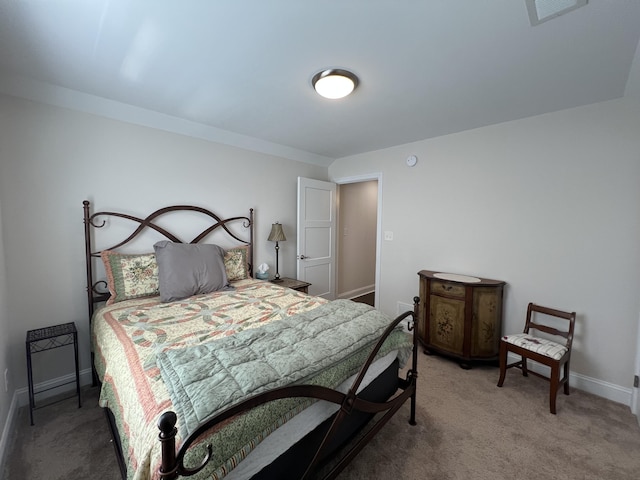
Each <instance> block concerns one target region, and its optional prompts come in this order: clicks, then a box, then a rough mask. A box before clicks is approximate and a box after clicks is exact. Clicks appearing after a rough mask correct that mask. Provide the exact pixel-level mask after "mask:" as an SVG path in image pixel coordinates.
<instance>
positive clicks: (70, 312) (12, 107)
mask: <svg viewBox="0 0 640 480" xmlns="http://www.w3.org/2000/svg"><path fill="white" fill-rule="evenodd" d="M0 162H1V163H0V205H1V208H2V210H1V218H2V231H3V237H2V238H3V245H2V243H0V247H2V246H3V248H0V368H2V366H3V365H4V364H5V363H6V364H7V365H8V367H9V369H10V371H11V376H12V378H13V379H14V382H13V387H14V389H15V388H18V389H24V388H25V386H26V361H25V353H24V338H25V332H26V331H27V330H29V329H32V328H37V327H42V326H47V325H54V324H58V323H64V322H69V321H75V322H76V324H77V326H78V329H79V332H80V345H81V350H80V354H81V355H80V364H81V365H80V366H81V369H83V370H88V369H89V368H90V360H89V331H88V328H89V327H88V319H87V307H86V301H85V270H84V268H85V267H84V243H83V242H84V240H83V224H82V201H83V200H84V199H89V200H91V201H92V202H93V203H94V205H95V207H96V208H97V209H103V210H104V209H118V210H125V211H128V212H130V213H132V214H138V215H144V214H148V213H150V212H152V211H154V210H155V209H157V208H160V207H163V206H166V205H170V204H178V203H182V204H184V203H186V204H194V205H202V206H205V207H210V208H211V209H213V210H214V211H215V212H216V213H218V214H219V215H221V216H223V217H224V216H229V215H238V214H243V213H245V212H246V213H248V211H249V208H251V207H253V208H255V209H256V237H257V238H256V247H257V248H256V250H257V251H256V262H257V263H258V264H259V263H261V262H267V263H269V264H271V265H272V264H273V263H274V261H275V260H274V256H275V253H274V250H273V245H272V244H271V242H268V241H267V237H268V235H269V230H270V227H271V224H272V223H273V222H274V221H276V220H278V221H280V222H282V223H283V224H284V226H285V229H286V231H287V235H288V238H287V239H288V240H290V241H288V242H284V243H283V244H282V245H281V250H280V271H281V273H282V274H283V275H289V276H295V266H296V261H295V255H296V252H295V245H296V238H295V232H296V228H295V226H296V188H297V177H298V176H305V177H309V178H316V179H319V180H326V179H327V169H326V167H319V166H315V165H310V164H307V163H302V162H297V161H293V160H288V159H283V158H280V157H276V156H270V155H265V154H260V153H255V152H250V151H247V150H242V149H239V148H234V147H229V146H224V145H220V144H215V143H211V142H207V141H204V140H198V139H194V138H190V137H186V136H182V135H177V134H171V133H167V132H164V131H160V130H154V129H150V128H145V127H139V126H135V125H131V124H127V123H123V122H118V121H115V120H109V119H105V118H102V117H97V116H93V115H89V114H85V113H79V112H74V111H70V110H66V109H63V108H58V107H52V106H47V105H43V104H38V103H34V102H29V101H25V100H19V99H16V98H13V97H8V96H3V95H0ZM289 235H290V236H291V238H290V239H289ZM2 252H4V260H5V263H6V277H5V276H4V275H3V274H2V271H3V269H2V261H1V260H2V258H3V257H2V256H1V253H2ZM5 280H6V282H5ZM5 288H6V292H5ZM5 293H6V294H5ZM59 350H60V353H59V354H58V352H57V351H55V352H51V353H52V355H51V356H49V355H47V354H43V355H41V356H40V357H39V356H34V373H35V374H36V382H37V381H38V380H39V379H40V380H43V379H52V378H56V377H58V376H61V375H64V374H68V373H70V372H71V371H72V368H73V362H72V361H71V362H69V359H68V358H65V356H64V353H65V352H62V351H63V350H65V349H59ZM47 353H49V352H47ZM38 357H39V358H38ZM3 372H4V369H2V371H0V377H1V376H2V373H3ZM0 383H2V382H0ZM11 393H12V392H10V394H11ZM5 398H8V397H7V396H6V395H5V394H4V388H3V385H0V399H2V406H1V407H0V427H2V426H3V425H4V422H5V418H6V406H5V401H4V400H5Z"/></svg>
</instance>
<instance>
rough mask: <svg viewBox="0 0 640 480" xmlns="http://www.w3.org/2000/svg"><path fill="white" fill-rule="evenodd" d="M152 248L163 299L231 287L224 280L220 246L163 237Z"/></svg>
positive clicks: (224, 274) (230, 288)
mask: <svg viewBox="0 0 640 480" xmlns="http://www.w3.org/2000/svg"><path fill="white" fill-rule="evenodd" d="M153 249H154V250H155V253H156V262H157V263H158V290H159V292H160V300H162V301H163V302H172V301H174V300H182V299H183V298H187V297H190V296H192V295H199V294H202V293H210V292H215V291H218V290H233V287H231V286H230V285H229V282H228V280H227V273H226V271H225V268H224V249H223V248H222V247H219V246H218V245H213V244H200V245H198V244H191V243H173V242H170V241H169V240H163V241H161V242H157V243H156V244H155V245H154V246H153Z"/></svg>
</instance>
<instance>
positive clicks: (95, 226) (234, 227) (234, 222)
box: [82, 200, 253, 321]
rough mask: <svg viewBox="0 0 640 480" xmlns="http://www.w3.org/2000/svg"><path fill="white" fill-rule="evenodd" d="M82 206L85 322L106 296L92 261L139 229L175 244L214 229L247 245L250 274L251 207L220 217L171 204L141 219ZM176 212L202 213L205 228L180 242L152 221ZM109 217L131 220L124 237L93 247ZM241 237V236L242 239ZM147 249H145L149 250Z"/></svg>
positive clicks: (201, 237) (86, 204)
mask: <svg viewBox="0 0 640 480" xmlns="http://www.w3.org/2000/svg"><path fill="white" fill-rule="evenodd" d="M82 204H83V205H84V241H85V261H86V266H87V304H88V308H89V321H91V318H92V317H93V312H94V309H95V305H96V303H100V302H104V301H106V300H108V298H109V290H108V289H107V282H106V281H105V280H99V279H97V278H95V269H94V265H93V264H94V261H96V259H97V258H99V257H100V252H101V251H102V250H117V249H120V248H122V247H124V246H125V245H127V244H130V243H131V242H132V241H133V240H134V239H136V238H137V237H139V236H140V235H141V234H142V232H143V231H144V230H145V229H147V228H149V229H153V230H155V231H156V232H158V233H160V234H161V235H162V236H163V237H164V238H166V239H167V240H171V241H172V242H176V243H200V242H201V241H203V240H204V239H205V238H207V237H209V235H211V234H212V233H214V232H216V231H217V232H218V233H221V232H222V234H223V235H224V236H225V237H226V238H225V239H226V240H227V241H231V242H234V243H235V242H237V243H236V245H247V246H248V247H249V252H248V259H249V260H248V263H249V275H250V276H253V208H251V209H249V215H248V216H239V217H230V218H226V219H222V218H220V217H219V216H217V215H216V214H215V213H213V212H211V211H210V210H207V209H206V208H202V207H195V206H191V205H173V206H169V207H165V208H161V209H159V210H156V211H155V212H153V213H151V214H150V215H148V216H146V217H145V218H138V217H134V216H132V215H128V214H125V213H119V212H106V211H104V212H95V213H91V208H90V207H91V203H90V202H89V200H85V201H83V202H82ZM180 212H183V213H184V212H190V214H193V212H196V213H197V214H202V216H203V217H202V218H204V219H205V221H206V226H205V228H204V229H203V230H202V231H201V232H200V233H198V234H197V235H196V236H195V237H194V238H193V239H192V240H190V241H183V240H181V239H180V237H179V236H178V235H177V234H176V233H175V232H172V231H169V230H167V229H166V228H165V227H162V226H160V225H159V224H158V223H156V222H157V221H158V220H159V218H160V217H162V216H163V215H167V214H169V213H171V214H175V213H178V214H179V213H180ZM109 217H112V218H113V217H117V218H121V219H124V220H126V221H127V222H125V223H127V224H128V223H129V221H130V222H131V225H132V227H131V230H129V232H130V233H128V235H127V236H125V238H124V239H122V240H120V241H117V242H116V243H115V244H113V245H112V246H110V247H105V248H103V249H101V250H96V249H95V247H94V235H95V233H96V231H98V230H99V229H101V228H103V227H105V226H106V225H107V219H108V218H109ZM238 227H241V228H242V229H244V230H248V231H247V232H246V235H244V234H243V235H238V234H237V231H238ZM242 237H244V238H242ZM151 248H152V247H150V249H149V251H151Z"/></svg>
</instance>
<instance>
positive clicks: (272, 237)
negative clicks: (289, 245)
mask: <svg viewBox="0 0 640 480" xmlns="http://www.w3.org/2000/svg"><path fill="white" fill-rule="evenodd" d="M267 240H269V241H270V242H276V276H275V277H274V279H273V280H272V281H273V282H281V281H282V279H281V278H280V273H279V272H278V250H280V245H278V242H284V241H286V240H287V238H286V237H285V236H284V230H282V224H281V223H278V222H276V223H273V224H272V225H271V233H269V238H268V239H267Z"/></svg>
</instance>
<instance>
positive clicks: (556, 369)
mask: <svg viewBox="0 0 640 480" xmlns="http://www.w3.org/2000/svg"><path fill="white" fill-rule="evenodd" d="M549 383H550V384H551V389H550V392H549V410H551V413H553V414H554V415H555V414H556V398H557V397H558V384H559V383H560V365H558V364H556V365H553V366H552V367H551V376H550V377H549Z"/></svg>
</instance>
